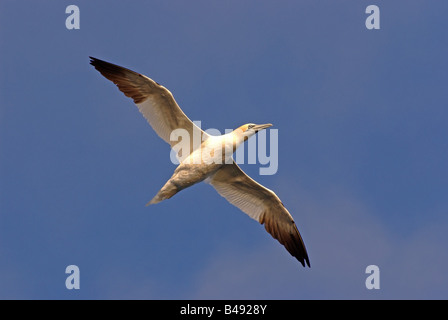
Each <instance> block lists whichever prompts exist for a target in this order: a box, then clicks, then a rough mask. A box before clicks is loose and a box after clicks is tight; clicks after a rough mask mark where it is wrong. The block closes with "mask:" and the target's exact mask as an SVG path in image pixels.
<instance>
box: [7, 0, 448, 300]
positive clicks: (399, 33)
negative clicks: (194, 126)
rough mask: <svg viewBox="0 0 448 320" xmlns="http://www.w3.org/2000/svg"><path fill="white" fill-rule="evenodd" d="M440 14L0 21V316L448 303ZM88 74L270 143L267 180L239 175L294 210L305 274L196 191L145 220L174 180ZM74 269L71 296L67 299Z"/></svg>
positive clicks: (424, 6)
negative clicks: (120, 302)
mask: <svg viewBox="0 0 448 320" xmlns="http://www.w3.org/2000/svg"><path fill="white" fill-rule="evenodd" d="M70 4H76V5H78V6H79V9H80V29H79V30H67V29H66V27H65V20H66V18H67V16H68V15H67V14H66V13H65V8H66V7H67V6H68V5H70ZM370 4H376V5H378V6H379V8H380V10H381V11H380V14H381V15H380V17H381V25H380V26H381V29H380V30H367V29H366V27H365V24H364V22H365V19H366V18H367V15H366V14H365V8H366V7H367V6H368V5H370ZM446 12H448V3H446V2H444V1H427V2H423V1H404V0H400V1H393V2H392V3H391V2H386V1H358V0H346V1H342V0H341V1H329V0H327V1H318V2H316V1H310V0H308V1H281V2H278V1H276V2H274V1H225V2H224V1H188V2H187V1H132V2H130V3H129V2H128V3H125V2H124V1H95V2H92V1H76V2H72V1H70V2H69V1H57V2H56V1H7V0H5V1H2V2H0V48H1V50H0V298H2V299H10V298H20V299H56V298H57V299H80V298H83V299H336V298H337V299H357V298H359V299H428V298H432V299H447V298H448V276H447V274H446V270H447V268H448V250H447V249H446V246H447V243H448V232H447V231H448V200H447V199H448V198H447V196H446V191H447V190H448V170H447V166H446V163H447V160H448V142H447V133H448V129H447V125H446V123H447V119H448V111H447V106H448V103H447V102H448V91H447V84H448V76H447V68H448V60H447V56H448V38H447V35H446V30H447V22H446ZM88 56H94V57H97V58H100V59H104V60H106V61H110V62H113V63H116V64H119V65H122V66H125V67H128V68H131V69H133V70H135V71H137V72H140V73H143V74H146V75H148V76H149V77H151V78H153V79H154V80H156V81H157V82H159V83H161V84H163V85H164V86H166V87H167V88H168V89H170V90H171V92H172V93H173V94H174V96H175V98H176V100H177V102H178V103H179V105H180V106H181V107H182V108H183V110H184V111H185V113H186V114H187V115H188V116H189V117H190V118H191V119H192V120H201V121H202V127H203V128H204V129H205V128H216V129H219V130H221V131H224V129H227V128H236V127H238V126H239V125H241V124H243V123H247V122H253V123H268V122H269V123H273V124H274V127H273V128H275V129H278V137H279V167H278V172H277V173H276V174H275V175H273V176H259V174H258V169H259V167H260V165H259V164H255V165H249V164H246V165H242V168H243V169H244V170H245V171H246V172H247V173H248V174H249V175H251V176H252V177H253V178H254V179H256V180H257V181H259V182H260V183H262V184H264V185H266V186H267V187H268V188H270V189H273V190H274V191H275V192H276V193H277V194H278V195H279V197H280V198H281V199H282V201H283V203H284V204H285V205H286V207H287V208H288V209H289V211H290V212H291V214H292V215H293V217H294V219H295V221H296V223H297V225H298V227H299V230H300V231H301V234H302V236H303V238H304V241H305V244H306V246H307V249H308V253H309V257H310V261H311V268H310V269H304V268H302V267H301V266H300V264H299V263H298V262H297V261H296V260H295V259H294V258H292V257H291V256H290V255H289V254H288V253H287V252H286V250H284V248H283V247H282V246H280V245H279V244H278V243H277V242H276V241H275V240H273V239H272V238H271V237H270V236H269V235H268V234H267V233H266V232H265V231H264V228H263V227H262V226H261V225H259V224H258V223H256V222H255V221H253V220H251V219H250V218H249V217H247V216H246V215H244V214H243V213H242V212H241V211H239V210H238V209H237V208H235V207H233V206H232V205H230V204H228V203H227V202H226V201H225V200H224V199H223V198H221V197H220V196H219V195H218V194H217V193H216V192H215V191H214V190H213V188H212V187H210V186H209V185H205V184H199V185H195V186H193V187H191V188H190V189H187V190H184V191H182V192H181V193H179V194H177V195H176V196H175V197H173V198H172V199H170V200H169V201H165V202H163V203H160V204H158V205H154V206H151V207H145V203H146V202H148V201H149V200H150V199H151V198H152V197H153V196H154V195H155V194H156V193H157V191H158V190H159V189H160V188H161V187H162V186H163V184H164V183H165V181H166V180H167V179H168V178H169V177H170V175H171V173H172V171H173V170H174V168H175V166H174V165H173V164H172V163H171V162H170V161H169V153H170V150H169V146H168V145H167V144H166V143H165V142H163V141H162V140H161V139H160V138H159V137H158V136H157V135H156V134H155V133H154V132H153V131H152V129H151V128H150V127H149V126H148V124H147V123H146V121H145V120H144V119H143V117H142V116H141V115H140V114H139V112H138V110H137V108H136V107H135V106H134V105H133V103H132V101H131V100H130V99H128V98H126V97H125V96H124V95H123V94H122V93H120V92H119V91H118V90H117V89H116V87H115V86H114V85H113V84H112V83H110V82H109V81H108V80H106V79H105V78H103V77H102V76H101V75H100V74H99V73H98V72H97V71H95V70H94V69H93V68H92V67H91V66H90V65H89V59H88ZM72 264H74V265H77V266H78V267H79V268H80V272H81V278H80V280H81V289H80V290H67V289H66V288H65V279H66V277H67V276H68V275H66V274H65V268H66V267H67V266H68V265H72ZM371 264H374V265H378V267H379V268H380V281H381V282H380V283H381V288H380V289H379V290H367V289H366V287H365V279H366V277H367V275H366V274H365V269H366V267H367V266H368V265H371Z"/></svg>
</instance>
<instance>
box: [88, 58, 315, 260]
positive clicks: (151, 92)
mask: <svg viewBox="0 0 448 320" xmlns="http://www.w3.org/2000/svg"><path fill="white" fill-rule="evenodd" d="M90 59H91V60H90V64H91V65H93V66H94V67H95V69H96V70H98V71H99V72H100V73H101V74H102V75H103V76H104V77H106V78H107V79H109V80H110V81H112V82H113V83H115V84H116V85H117V87H118V89H119V90H120V91H122V92H123V93H124V94H125V95H126V96H128V97H130V98H132V99H133V100H134V103H135V104H136V105H137V107H138V109H139V111H140V112H141V113H142V114H143V116H144V117H145V118H146V120H147V121H148V123H149V124H150V125H151V127H152V128H153V129H154V130H155V131H156V133H157V134H158V135H159V136H160V137H161V138H162V139H163V140H165V141H166V142H167V143H169V144H170V145H171V147H172V148H174V147H175V146H176V145H177V144H178V143H179V142H178V141H172V140H175V139H170V137H171V134H172V132H173V131H175V130H179V129H181V130H183V131H182V132H184V133H186V134H187V136H188V137H190V141H188V140H186V141H184V142H185V143H186V144H185V146H188V147H187V150H186V151H187V152H186V153H187V154H183V155H182V159H183V160H182V161H181V162H180V164H179V165H178V167H177V168H176V169H175V171H174V173H173V175H172V176H171V178H170V179H169V180H168V181H167V182H166V184H165V185H164V186H163V187H162V189H160V191H159V192H158V193H157V194H156V196H155V197H154V198H153V199H152V200H151V201H150V202H148V204H147V205H150V204H155V203H158V202H161V201H163V200H166V199H169V198H171V197H172V196H174V195H175V194H176V193H178V192H179V191H181V190H183V189H185V188H188V187H190V186H192V185H194V184H196V183H198V182H201V181H204V182H206V183H209V184H211V185H212V186H213V187H214V188H215V189H216V191H217V192H218V193H219V194H220V195H221V196H223V197H224V198H225V199H227V201H229V202H230V203H231V204H233V205H235V206H236V207H238V208H239V209H241V210H242V211H243V212H244V213H246V214H247V215H249V216H250V217H251V218H253V219H254V220H256V221H258V222H259V223H261V224H263V225H264V227H265V229H266V231H267V232H268V233H270V234H271V235H272V237H273V238H275V239H277V240H278V241H279V242H280V243H281V244H282V245H283V246H284V247H285V248H286V250H288V252H289V253H290V254H291V255H292V256H294V257H295V258H296V259H297V260H298V261H299V262H300V263H301V264H302V266H304V267H305V264H306V265H308V267H309V266H310V262H309V258H308V254H307V251H306V248H305V244H304V243H303V240H302V237H301V235H300V233H299V230H298V229H297V226H296V224H295V222H294V219H293V218H292V216H291V214H290V213H289V211H288V210H287V209H286V208H285V206H284V205H283V203H282V202H281V201H280V199H279V197H278V196H277V195H276V194H275V193H274V192H273V191H272V190H270V189H268V188H266V187H264V186H262V185H261V184H259V183H258V182H256V181H255V180H253V179H252V178H250V177H249V176H248V175H247V174H246V173H244V171H243V170H241V168H240V167H239V166H238V165H237V164H236V163H235V162H234V160H233V158H232V153H233V152H234V151H235V150H236V148H238V146H240V145H241V144H242V143H244V141H246V140H247V139H248V138H250V137H251V136H253V135H255V134H256V133H257V132H259V131H261V130H264V129H266V128H268V127H270V126H272V125H271V124H258V125H257V124H253V123H249V124H245V125H242V126H240V127H239V128H237V129H235V130H234V131H233V132H231V133H228V134H225V135H221V136H211V135H208V134H207V133H206V132H204V131H202V129H200V128H199V127H198V126H197V125H195V124H194V123H193V122H192V121H191V120H190V119H189V118H188V117H187V116H186V115H185V113H184V112H183V111H182V110H181V108H180V107H179V105H178V104H177V103H176V100H174V97H173V95H172V94H171V92H170V91H169V90H168V89H166V88H165V87H163V86H162V85H160V84H158V83H157V82H155V81H154V80H152V79H150V78H148V77H146V76H144V75H142V74H139V73H137V72H134V71H132V70H129V69H126V68H123V67H120V66H117V65H114V64H112V63H109V62H106V61H102V60H100V59H97V58H93V57H90ZM198 135H199V136H200V137H201V139H200V143H199V145H198V143H196V144H195V143H194V141H193V140H194V139H193V137H195V136H196V137H197V136H198ZM229 150H230V152H229ZM184 151H185V148H184V149H183V150H182V152H184ZM217 159H218V160H221V161H216V160H217ZM212 160H213V161H212Z"/></svg>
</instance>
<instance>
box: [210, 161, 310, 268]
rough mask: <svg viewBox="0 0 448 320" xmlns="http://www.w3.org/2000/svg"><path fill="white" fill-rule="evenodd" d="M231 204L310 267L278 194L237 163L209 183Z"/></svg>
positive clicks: (219, 173)
mask: <svg viewBox="0 0 448 320" xmlns="http://www.w3.org/2000/svg"><path fill="white" fill-rule="evenodd" d="M206 182H208V183H210V184H211V185H212V186H213V187H214V188H215V189H216V191H218V193H219V194H220V195H221V196H223V197H224V198H226V199H227V201H229V202H230V203H231V204H233V205H235V206H236V207H238V208H240V209H241V210H242V211H243V212H245V213H246V214H248V215H249V216H250V217H251V218H253V219H255V220H257V221H258V222H260V223H261V224H264V227H265V229H266V231H267V232H269V233H270V234H271V235H272V237H274V238H275V239H277V240H278V241H279V242H280V243H281V244H282V245H283V246H284V247H285V248H286V250H288V252H289V253H290V254H291V255H292V256H294V257H296V258H297V260H299V261H300V263H301V264H302V265H303V266H304V267H305V263H306V264H307V265H308V267H309V266H310V261H309V259H308V254H307V252H306V248H305V244H304V243H303V240H302V237H301V235H300V233H299V230H298V229H297V226H296V224H295V222H294V219H293V218H292V216H291V214H290V213H289V212H288V210H287V209H286V208H285V207H284V205H283V203H282V202H281V201H280V199H279V198H278V197H277V195H276V194H275V193H274V192H273V191H272V190H269V189H268V188H265V187H264V186H262V185H261V184H259V183H258V182H256V181H255V180H253V179H252V178H250V177H249V176H248V175H247V174H245V173H244V171H243V170H241V168H240V167H239V166H238V165H237V164H236V163H235V162H233V164H226V165H224V166H223V167H222V168H221V169H219V170H218V171H217V172H216V173H215V174H214V175H213V176H211V177H210V178H209V179H207V180H206Z"/></svg>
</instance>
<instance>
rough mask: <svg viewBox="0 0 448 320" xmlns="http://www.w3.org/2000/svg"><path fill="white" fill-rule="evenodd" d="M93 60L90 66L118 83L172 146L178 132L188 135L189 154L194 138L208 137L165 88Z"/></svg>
mask: <svg viewBox="0 0 448 320" xmlns="http://www.w3.org/2000/svg"><path fill="white" fill-rule="evenodd" d="M90 59H91V60H90V64H91V65H93V66H94V67H95V69H96V70H98V71H99V72H100V73H101V74H102V75H103V76H104V77H106V78H107V79H109V80H110V81H112V82H113V83H115V84H116V85H117V87H118V89H120V91H122V92H123V93H124V94H125V95H126V96H128V97H130V98H132V99H133V100H134V103H135V104H136V105H137V107H138V109H139V110H140V112H141V113H142V114H143V116H144V117H145V119H146V120H147V121H148V123H149V124H150V125H151V127H152V128H153V129H154V130H155V131H156V133H157V134H158V135H159V136H160V137H161V138H162V139H163V140H165V141H166V142H168V143H169V144H170V145H171V147H173V146H174V145H176V144H177V143H178V141H171V139H170V135H171V133H172V132H173V130H175V129H184V130H186V131H187V132H188V134H189V137H190V153H191V152H192V151H193V149H195V147H197V146H195V144H194V141H193V137H199V141H200V142H201V141H202V140H205V138H206V137H208V135H207V133H205V132H204V131H202V130H201V129H200V128H199V127H198V126H196V125H195V124H194V123H193V122H192V121H191V120H190V119H189V118H188V117H187V116H186V115H185V113H184V112H183V111H182V109H181V108H180V107H179V106H178V104H177V103H176V100H174V97H173V95H172V94H171V92H170V91H169V90H168V89H167V88H165V87H164V86H162V85H160V84H158V83H157V82H155V81H154V80H152V79H150V78H148V77H147V76H144V75H142V74H139V73H137V72H134V71H132V70H129V69H126V68H123V67H120V66H117V65H115V64H112V63H109V62H106V61H103V60H100V59H97V58H93V57H90Z"/></svg>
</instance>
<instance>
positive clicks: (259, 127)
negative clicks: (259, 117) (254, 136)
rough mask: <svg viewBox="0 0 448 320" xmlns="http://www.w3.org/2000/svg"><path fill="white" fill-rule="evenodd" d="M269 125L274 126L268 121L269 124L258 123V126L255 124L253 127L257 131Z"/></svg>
mask: <svg viewBox="0 0 448 320" xmlns="http://www.w3.org/2000/svg"><path fill="white" fill-rule="evenodd" d="M269 127H272V124H271V123H267V124H257V125H256V126H254V127H253V128H252V129H253V130H255V132H258V131H261V130H264V129H267V128H269Z"/></svg>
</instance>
